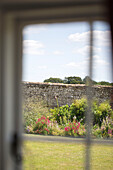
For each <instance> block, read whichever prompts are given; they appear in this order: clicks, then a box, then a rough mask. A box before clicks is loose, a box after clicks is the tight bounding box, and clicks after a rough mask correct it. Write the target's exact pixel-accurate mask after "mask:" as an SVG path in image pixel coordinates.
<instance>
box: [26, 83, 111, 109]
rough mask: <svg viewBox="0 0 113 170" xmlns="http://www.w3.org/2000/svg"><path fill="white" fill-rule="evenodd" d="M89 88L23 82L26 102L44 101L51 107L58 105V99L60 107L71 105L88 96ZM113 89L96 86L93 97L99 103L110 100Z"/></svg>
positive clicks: (77, 85) (78, 85) (73, 85)
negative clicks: (74, 101)
mask: <svg viewBox="0 0 113 170" xmlns="http://www.w3.org/2000/svg"><path fill="white" fill-rule="evenodd" d="M86 90H87V86H85V85H83V84H81V85H80V84H76V85H75V84H60V83H34V82H23V96H24V101H28V100H30V99H32V100H44V101H45V102H46V104H47V105H48V106H50V107H54V106H56V105H57V102H56V98H55V97H57V98H58V103H59V106H62V105H65V104H68V105H70V104H71V103H72V102H73V100H75V99H80V98H82V97H84V96H86ZM111 92H112V87H111V86H101V85H98V86H94V87H93V96H94V98H96V99H98V100H99V102H103V101H105V100H110V98H111Z"/></svg>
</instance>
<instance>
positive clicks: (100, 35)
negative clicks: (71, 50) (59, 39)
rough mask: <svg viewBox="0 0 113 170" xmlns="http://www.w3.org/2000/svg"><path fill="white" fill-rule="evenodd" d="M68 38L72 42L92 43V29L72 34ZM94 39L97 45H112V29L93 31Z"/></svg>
mask: <svg viewBox="0 0 113 170" xmlns="http://www.w3.org/2000/svg"><path fill="white" fill-rule="evenodd" d="M68 39H69V40H70V41H72V42H84V43H85V44H87V45H88V44H89V43H90V42H89V41H90V31H88V32H83V33H75V34H70V35H69V36H68ZM93 40H94V43H95V44H96V45H97V44H98V45H100V46H110V43H111V40H110V31H97V30H95V31H93Z"/></svg>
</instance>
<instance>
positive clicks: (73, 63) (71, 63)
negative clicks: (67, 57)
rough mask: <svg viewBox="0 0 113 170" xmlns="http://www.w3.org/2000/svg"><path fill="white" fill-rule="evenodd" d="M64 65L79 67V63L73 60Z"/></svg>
mask: <svg viewBox="0 0 113 170" xmlns="http://www.w3.org/2000/svg"><path fill="white" fill-rule="evenodd" d="M65 66H66V67H74V68H75V67H79V63H75V62H70V63H68V64H66V65H65Z"/></svg>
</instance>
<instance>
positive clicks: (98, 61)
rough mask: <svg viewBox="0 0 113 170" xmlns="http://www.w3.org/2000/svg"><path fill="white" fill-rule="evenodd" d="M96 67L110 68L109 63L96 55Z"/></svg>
mask: <svg viewBox="0 0 113 170" xmlns="http://www.w3.org/2000/svg"><path fill="white" fill-rule="evenodd" d="M93 58H94V66H95V67H96V65H98V64H99V65H100V66H108V65H109V62H107V61H105V60H104V59H103V58H102V57H101V56H99V55H94V56H93Z"/></svg>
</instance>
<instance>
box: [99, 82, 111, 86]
mask: <svg viewBox="0 0 113 170" xmlns="http://www.w3.org/2000/svg"><path fill="white" fill-rule="evenodd" d="M97 84H98V85H106V86H110V85H112V84H111V83H109V82H107V81H100V82H98V83H97Z"/></svg>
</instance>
